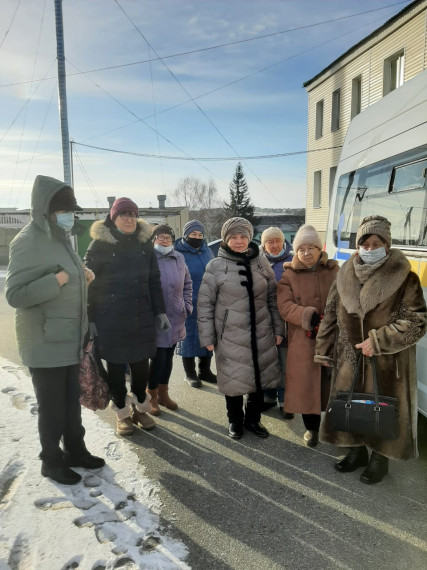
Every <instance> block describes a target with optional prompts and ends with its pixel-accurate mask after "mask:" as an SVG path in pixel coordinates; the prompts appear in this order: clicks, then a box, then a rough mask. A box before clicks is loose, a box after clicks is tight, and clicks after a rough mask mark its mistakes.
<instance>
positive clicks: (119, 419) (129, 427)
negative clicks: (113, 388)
mask: <svg viewBox="0 0 427 570" xmlns="http://www.w3.org/2000/svg"><path fill="white" fill-rule="evenodd" d="M110 407H111V408H112V409H113V410H114V411H115V412H116V430H117V433H118V435H132V434H133V423H132V420H131V417H130V416H131V407H130V404H129V402H128V401H127V402H126V405H125V406H124V407H123V408H118V407H117V406H116V404H115V403H114V402H113V401H112V400H111V402H110Z"/></svg>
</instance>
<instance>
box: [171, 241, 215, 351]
mask: <svg viewBox="0 0 427 570" xmlns="http://www.w3.org/2000/svg"><path fill="white" fill-rule="evenodd" d="M175 250H176V251H178V252H179V253H182V255H183V256H184V259H185V263H186V264H187V267H188V271H189V272H190V276H191V281H192V283H193V312H192V313H191V315H189V316H188V317H187V320H186V321H185V329H186V331H187V336H186V337H185V340H183V341H181V342H179V343H178V344H177V347H176V353H177V354H179V355H180V356H184V357H188V358H190V357H194V356H198V357H200V356H211V355H212V353H211V352H209V351H208V350H206V348H204V346H201V345H200V341H199V332H198V329H197V297H198V295H199V289H200V284H201V282H202V277H203V274H204V272H205V269H206V265H207V264H208V263H209V261H210V260H211V259H212V258H213V257H214V255H213V253H212V251H211V249H210V248H209V247H208V244H207V243H206V241H203V243H202V246H201V247H200V248H198V249H196V248H194V247H191V245H189V244H188V243H187V242H186V241H185V239H184V238H180V239H178V240H177V241H176V242H175Z"/></svg>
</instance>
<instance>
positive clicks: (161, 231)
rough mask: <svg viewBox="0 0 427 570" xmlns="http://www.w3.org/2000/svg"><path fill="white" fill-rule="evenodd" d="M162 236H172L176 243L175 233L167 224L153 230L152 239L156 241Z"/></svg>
mask: <svg viewBox="0 0 427 570" xmlns="http://www.w3.org/2000/svg"><path fill="white" fill-rule="evenodd" d="M160 234H167V235H168V236H171V238H172V240H173V241H175V232H174V231H173V229H172V228H171V227H170V226H168V225H167V224H160V225H158V226H156V227H155V228H154V230H153V233H152V234H151V239H152V240H153V239H155V238H156V237H157V236H158V235H160Z"/></svg>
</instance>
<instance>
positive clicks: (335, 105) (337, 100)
mask: <svg viewBox="0 0 427 570" xmlns="http://www.w3.org/2000/svg"><path fill="white" fill-rule="evenodd" d="M340 112H341V89H337V90H336V91H334V92H333V93H332V116H331V131H337V130H338V129H339V128H340Z"/></svg>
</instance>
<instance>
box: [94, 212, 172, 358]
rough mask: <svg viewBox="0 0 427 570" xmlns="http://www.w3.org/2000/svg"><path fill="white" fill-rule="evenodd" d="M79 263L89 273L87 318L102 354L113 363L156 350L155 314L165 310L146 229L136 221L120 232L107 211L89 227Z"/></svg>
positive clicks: (154, 353)
mask: <svg viewBox="0 0 427 570" xmlns="http://www.w3.org/2000/svg"><path fill="white" fill-rule="evenodd" d="M90 235H91V237H92V238H93V241H92V242H91V243H90V244H89V248H88V250H87V252H86V256H85V263H86V265H87V267H89V269H92V271H93V272H94V273H95V280H94V281H92V283H91V284H90V286H89V308H88V311H89V320H90V321H91V322H94V323H95V324H96V328H97V331H98V341H99V343H98V345H99V351H100V355H101V357H102V358H104V359H105V360H107V361H108V362H114V363H117V364H120V363H126V362H139V361H141V360H144V359H146V358H151V357H153V356H155V355H156V329H155V320H154V317H155V315H158V314H160V313H164V312H165V304H164V301H163V294H162V288H161V283H160V272H159V267H158V265H157V259H156V256H155V254H154V249H153V246H152V243H151V241H150V237H151V228H150V226H149V225H148V224H147V222H145V221H143V220H139V221H138V223H137V228H136V231H135V233H133V234H122V233H121V232H119V231H118V230H117V228H116V226H115V224H114V223H113V222H112V221H111V219H110V216H109V215H108V216H107V218H106V220H105V221H102V220H98V221H97V222H95V223H94V224H93V225H92V227H91V229H90Z"/></svg>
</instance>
